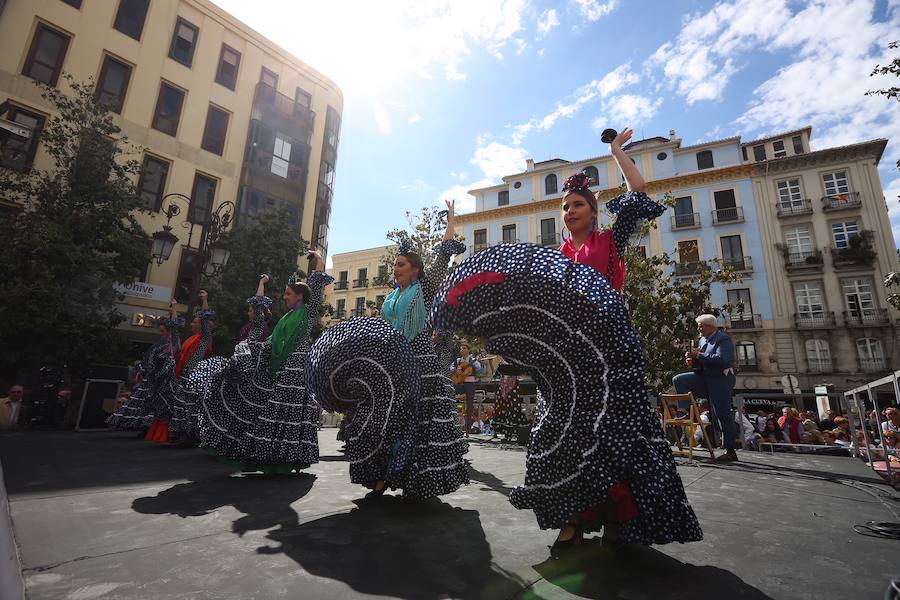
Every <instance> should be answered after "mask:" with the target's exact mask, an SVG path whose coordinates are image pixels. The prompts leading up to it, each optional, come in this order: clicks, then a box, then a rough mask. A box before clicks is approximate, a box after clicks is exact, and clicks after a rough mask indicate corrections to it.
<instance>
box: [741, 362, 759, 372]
mask: <svg viewBox="0 0 900 600" xmlns="http://www.w3.org/2000/svg"><path fill="white" fill-rule="evenodd" d="M737 370H738V373H759V363H757V362H756V360H755V359H754V360H738V361H737Z"/></svg>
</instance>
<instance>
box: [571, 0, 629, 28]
mask: <svg viewBox="0 0 900 600" xmlns="http://www.w3.org/2000/svg"><path fill="white" fill-rule="evenodd" d="M574 2H575V4H576V6H577V7H578V10H579V12H580V13H581V15H582V16H583V17H584V18H586V19H587V20H588V21H590V22H592V23H593V22H594V21H598V20H600V19H601V18H603V17H605V16H606V15H608V14H609V13H611V12H612V11H614V10H615V9H616V6H618V4H619V0H606V2H601V1H600V0H574Z"/></svg>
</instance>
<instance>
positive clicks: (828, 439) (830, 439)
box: [822, 431, 840, 446]
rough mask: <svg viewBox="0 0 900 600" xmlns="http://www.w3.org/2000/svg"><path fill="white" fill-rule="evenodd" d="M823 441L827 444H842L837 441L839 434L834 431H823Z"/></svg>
mask: <svg viewBox="0 0 900 600" xmlns="http://www.w3.org/2000/svg"><path fill="white" fill-rule="evenodd" d="M822 442H823V443H824V444H825V445H826V446H839V445H840V444H838V443H837V436H836V435H835V434H834V432H833V431H823V432H822Z"/></svg>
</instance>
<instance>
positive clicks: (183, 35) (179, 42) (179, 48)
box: [169, 17, 200, 67]
mask: <svg viewBox="0 0 900 600" xmlns="http://www.w3.org/2000/svg"><path fill="white" fill-rule="evenodd" d="M198 33H200V30H199V29H198V28H197V26H196V25H194V24H193V23H189V22H188V21H185V20H184V19H182V18H181V17H178V20H177V21H176V22H175V32H174V33H173V34H172V44H171V45H170V46H169V58H171V59H172V60H175V61H178V62H180V63H181V64H183V65H184V66H186V67H190V66H191V64H192V63H193V62H194V49H195V48H196V47H197V34H198Z"/></svg>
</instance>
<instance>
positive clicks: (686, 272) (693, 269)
mask: <svg viewBox="0 0 900 600" xmlns="http://www.w3.org/2000/svg"><path fill="white" fill-rule="evenodd" d="M703 267H704V263H703V262H702V261H689V262H678V263H675V277H691V276H693V275H697V274H698V273H700V271H702V270H703Z"/></svg>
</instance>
